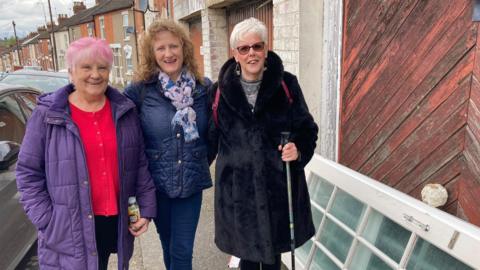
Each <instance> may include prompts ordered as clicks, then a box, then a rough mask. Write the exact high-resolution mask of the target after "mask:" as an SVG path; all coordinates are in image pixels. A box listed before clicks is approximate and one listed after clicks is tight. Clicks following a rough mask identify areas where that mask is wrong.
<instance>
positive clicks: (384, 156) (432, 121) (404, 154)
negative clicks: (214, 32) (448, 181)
mask: <svg viewBox="0 0 480 270" xmlns="http://www.w3.org/2000/svg"><path fill="white" fill-rule="evenodd" d="M466 98H467V96H466V95H465V92H462V91H457V92H454V94H453V95H451V96H450V97H449V98H448V99H447V101H446V102H444V103H442V105H441V106H440V107H439V108H438V109H437V110H435V111H434V112H433V113H432V114H431V115H430V117H428V118H427V119H426V120H425V121H424V122H423V123H421V125H419V126H418V128H416V129H415V130H414V131H410V130H408V131H407V132H408V136H404V133H401V132H399V133H397V134H399V136H398V137H396V138H393V139H392V140H390V141H388V143H387V144H385V145H384V146H382V148H380V151H378V152H377V153H378V154H377V153H375V155H374V157H375V159H371V160H372V162H370V160H369V163H366V165H367V166H365V167H363V168H361V169H360V172H362V173H365V174H367V175H370V176H371V177H372V178H374V179H382V178H383V177H384V176H385V175H386V174H387V173H388V172H390V171H391V170H392V169H393V168H396V166H397V165H398V164H400V163H401V162H402V161H403V160H404V159H405V158H411V157H410V155H412V158H413V153H416V154H422V153H420V151H428V149H429V148H433V149H434V148H436V147H437V146H438V145H439V144H440V143H442V142H443V141H445V140H446V139H447V138H449V137H450V136H451V135H452V133H455V132H456V131H457V130H458V129H459V128H461V127H462V126H464V125H465V122H466V112H467V106H466ZM407 129H408V128H407ZM404 138H405V140H403V139H404ZM375 165H377V166H375ZM374 166H375V167H374ZM372 170H373V171H372Z"/></svg>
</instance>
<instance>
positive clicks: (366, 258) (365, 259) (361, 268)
mask: <svg viewBox="0 0 480 270" xmlns="http://www.w3.org/2000/svg"><path fill="white" fill-rule="evenodd" d="M348 269H351V270H365V269H368V270H388V269H392V268H391V267H390V266H388V264H386V263H385V262H384V261H382V260H381V259H380V258H379V257H377V256H376V255H375V254H373V253H372V251H370V250H369V249H368V248H367V247H365V246H364V245H362V244H359V245H358V246H357V248H356V250H355V255H354V257H353V260H352V262H351V264H350V267H349V268H348Z"/></svg>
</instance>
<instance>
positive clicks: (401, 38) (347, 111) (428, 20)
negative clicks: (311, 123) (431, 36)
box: [343, 1, 462, 119]
mask: <svg viewBox="0 0 480 270" xmlns="http://www.w3.org/2000/svg"><path fill="white" fill-rule="evenodd" d="M461 4H462V3H458V5H461ZM457 9H459V8H458V6H457V3H456V2H455V3H452V2H450V1H442V2H435V1H420V2H419V3H418V4H417V5H416V6H415V8H414V9H413V11H412V12H411V13H410V14H409V16H408V18H407V20H405V22H404V23H403V24H402V25H401V27H400V29H399V30H398V32H396V33H391V32H390V33H386V36H390V35H392V34H394V36H395V38H394V39H393V40H392V41H391V42H389V44H388V50H381V51H379V50H377V49H376V48H382V47H381V46H380V45H377V44H375V46H374V47H373V48H372V53H371V54H369V56H368V57H367V58H366V59H365V61H364V65H362V67H361V69H360V71H359V72H358V74H357V75H355V77H354V79H353V80H352V82H351V84H349V85H346V89H345V92H344V96H343V99H344V101H345V102H344V106H345V105H348V106H346V107H344V108H343V109H344V111H343V112H344V114H343V115H344V117H345V118H344V119H349V118H350V116H351V115H352V112H353V111H354V110H356V109H359V108H361V107H360V106H357V105H359V103H360V101H361V100H362V99H363V98H364V97H366V96H368V95H370V96H371V95H374V94H373V93H372V92H371V91H369V90H370V88H372V85H373V83H374V82H375V81H384V82H388V81H390V79H391V78H393V77H394V76H395V75H396V71H398V67H399V66H402V64H403V62H404V61H405V60H406V59H407V56H408V55H410V54H411V53H412V52H414V49H415V48H416V47H417V45H418V44H419V43H420V42H421V41H422V40H423V39H424V38H425V37H426V35H427V34H428V32H429V31H432V30H433V29H434V28H435V25H436V22H438V21H442V20H444V19H445V18H446V17H451V16H450V15H449V14H450V13H452V14H455V13H457V14H458V13H459V12H456V10H457ZM447 10H448V13H447ZM460 10H462V9H460ZM413 29H414V31H412V30H413ZM385 40H388V39H382V40H381V41H379V42H380V44H382V42H383V41H385ZM346 80H348V74H347V77H346ZM350 88H351V89H353V91H355V92H352V93H354V95H348V93H349V92H350V91H351V90H350Z"/></svg>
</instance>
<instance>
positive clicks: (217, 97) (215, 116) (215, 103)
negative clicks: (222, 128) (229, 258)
mask: <svg viewBox="0 0 480 270" xmlns="http://www.w3.org/2000/svg"><path fill="white" fill-rule="evenodd" d="M219 102H220V85H219V86H218V87H217V90H215V100H214V101H213V104H212V112H213V121H214V122H215V127H218V103H219Z"/></svg>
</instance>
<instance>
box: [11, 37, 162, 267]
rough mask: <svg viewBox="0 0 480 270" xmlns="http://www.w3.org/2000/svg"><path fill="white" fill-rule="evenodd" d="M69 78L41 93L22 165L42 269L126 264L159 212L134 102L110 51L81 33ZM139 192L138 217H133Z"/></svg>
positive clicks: (71, 52) (21, 181)
mask: <svg viewBox="0 0 480 270" xmlns="http://www.w3.org/2000/svg"><path fill="white" fill-rule="evenodd" d="M66 59H67V63H68V72H69V74H70V79H71V81H72V83H71V84H69V85H66V86H64V87H62V88H60V89H58V90H57V91H55V92H53V93H49V94H45V95H42V96H40V97H39V99H38V106H37V107H36V108H35V110H34V111H33V113H32V116H31V118H30V120H29V121H28V124H27V130H26V133H25V138H24V140H23V143H22V147H21V150H20V154H19V158H18V165H17V186H18V190H19V192H20V194H21V199H20V200H21V202H22V204H23V206H24V209H25V212H26V213H27V215H28V217H29V218H30V220H31V221H32V223H33V224H34V225H35V226H36V227H37V229H38V260H39V264H40V268H42V269H71V270H75V269H78V270H80V269H102V270H103V269H105V270H106V269H107V265H108V258H109V256H110V254H111V253H118V269H128V262H129V260H130V258H131V256H132V253H133V239H134V236H139V235H141V234H142V233H144V232H145V231H146V230H147V228H148V224H149V221H150V219H151V218H154V217H155V216H156V198H155V187H154V185H153V181H152V178H151V176H150V174H149V172H148V169H147V159H146V157H145V154H144V145H143V137H142V132H141V130H140V124H139V121H138V116H137V113H136V110H135V105H134V104H133V102H131V101H130V100H129V99H127V98H126V97H124V96H123V95H122V94H121V93H119V92H118V91H117V90H116V89H114V88H112V87H111V86H109V85H108V77H109V73H110V69H111V66H112V62H113V54H112V51H111V49H110V47H109V46H108V44H107V43H106V42H105V41H103V40H100V39H95V38H82V39H79V40H77V41H75V42H73V43H72V44H70V47H69V48H68V50H67V55H66ZM130 197H136V201H137V202H138V204H139V206H140V214H141V217H140V218H139V219H138V220H137V221H136V222H133V223H132V222H129V218H128V214H127V207H128V200H129V198H130Z"/></svg>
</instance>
